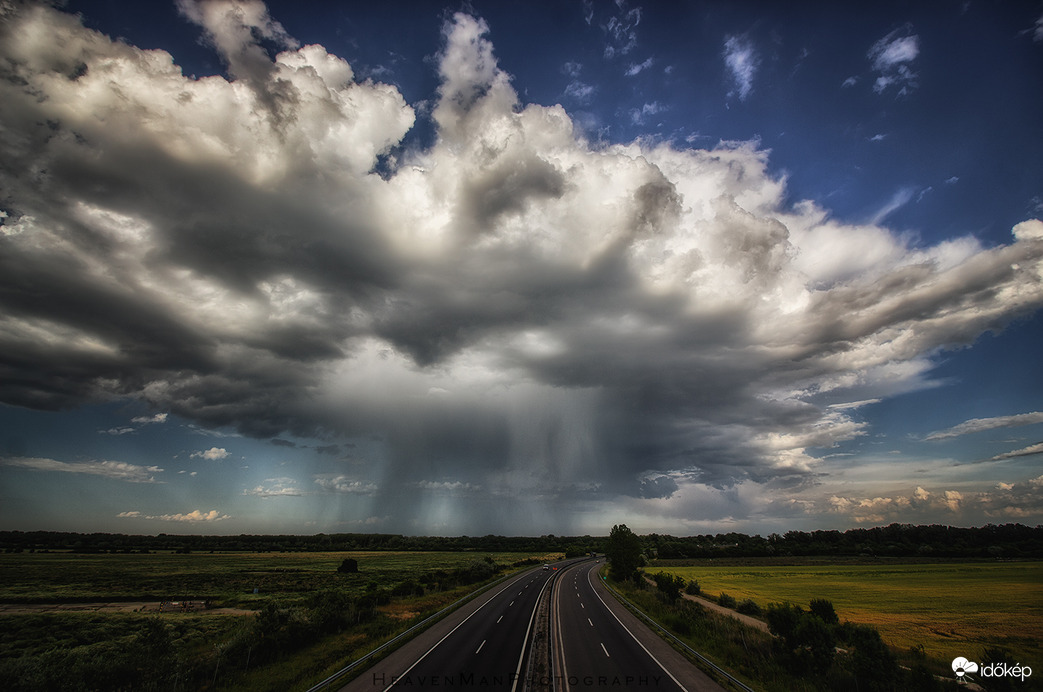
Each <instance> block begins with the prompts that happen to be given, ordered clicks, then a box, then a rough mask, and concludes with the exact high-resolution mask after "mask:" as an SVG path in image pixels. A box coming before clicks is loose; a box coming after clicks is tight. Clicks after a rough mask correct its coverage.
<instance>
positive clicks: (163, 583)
mask: <svg viewBox="0 0 1043 692" xmlns="http://www.w3.org/2000/svg"><path fill="white" fill-rule="evenodd" d="M346 557H352V558H354V559H356V560H358V563H359V574H355V575H341V574H338V573H337V567H338V566H339V565H340V564H341V561H342V560H344V558H346ZM486 557H489V558H491V559H492V560H493V561H494V562H496V563H498V564H501V565H509V564H512V563H514V562H516V561H519V560H522V559H524V558H526V557H529V556H528V555H523V554H519V553H474V552H430V553H427V552H424V553H420V552H383V551H374V552H352V553H345V552H337V553H190V554H187V555H186V554H176V553H150V554H115V555H112V554H103V555H91V554H76V553H15V554H0V603H54V602H67V601H107V600H124V601H138V600H140V601H148V600H167V599H182V598H198V599H205V598H208V599H211V600H212V601H214V602H215V604H216V605H223V606H234V607H240V608H250V607H252V606H255V605H256V604H257V603H259V602H263V601H266V600H268V599H271V598H276V599H279V600H280V601H283V600H294V599H297V598H301V597H304V596H305V595H307V594H309V593H313V592H315V591H318V590H321V589H326V588H330V587H337V588H344V589H347V590H348V591H349V592H356V591H357V592H359V593H361V592H362V591H364V590H365V589H366V588H367V587H368V586H369V584H370V583H373V584H375V585H377V586H380V587H391V586H393V585H394V584H396V583H399V582H402V581H406V580H409V579H419V578H421V577H422V576H423V575H425V574H431V573H433V572H437V571H438V570H445V571H450V570H453V569H457V568H461V567H465V566H467V565H468V564H470V563H471V562H474V561H475V560H482V559H485V558H486ZM254 589H257V591H258V593H257V594H256V595H255V594H254Z"/></svg>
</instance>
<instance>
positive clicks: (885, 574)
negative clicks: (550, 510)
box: [647, 560, 1043, 671]
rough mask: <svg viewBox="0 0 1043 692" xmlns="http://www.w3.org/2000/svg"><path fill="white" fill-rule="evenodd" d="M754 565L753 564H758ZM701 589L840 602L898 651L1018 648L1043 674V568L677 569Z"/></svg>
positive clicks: (674, 570)
mask: <svg viewBox="0 0 1043 692" xmlns="http://www.w3.org/2000/svg"><path fill="white" fill-rule="evenodd" d="M751 563H752V564H751ZM660 570H662V571H665V572H668V573H670V574H675V575H679V576H681V577H683V578H684V579H685V580H686V581H691V580H695V581H698V582H699V586H700V587H701V589H702V592H703V594H704V595H708V596H710V597H716V596H717V595H718V594H719V593H721V592H725V593H728V594H729V595H731V596H734V597H735V598H736V599H737V600H739V601H742V600H744V599H751V600H753V601H754V602H755V603H757V604H758V605H760V606H761V607H764V606H766V605H768V604H769V603H773V602H775V603H784V602H789V603H794V604H797V605H801V606H803V607H805V608H806V607H807V605H808V603H809V601H810V600H811V599H812V598H824V599H827V600H829V601H832V603H833V605H834V607H835V609H836V611H837V614H838V615H839V616H840V619H841V620H842V621H843V620H850V621H852V622H857V623H862V624H867V625H872V626H873V627H875V628H877V629H878V630H879V631H880V634H881V635H882V636H883V638H884V640H885V641H886V642H887V643H888V644H890V645H891V646H892V647H895V648H897V649H902V650H904V649H908V648H912V647H918V646H923V648H924V651H925V653H926V654H927V655H928V656H929V657H931V658H935V659H939V660H951V659H953V658H955V657H956V656H966V657H968V658H971V659H972V660H973V659H974V657H976V656H978V655H979V654H980V653H981V651H982V649H983V647H986V646H1001V647H1004V648H1006V649H1009V650H1010V651H1011V653H1012V654H1013V655H1014V658H1015V659H1018V660H1020V661H1021V662H1022V663H1024V664H1026V665H1030V666H1032V667H1033V668H1034V669H1037V670H1041V671H1043V655H1041V651H1040V646H1041V644H1043V562H980V563H979V562H935V563H925V564H907V563H906V564H903V563H874V564H840V565H829V564H808V565H792V564H782V563H780V562H772V561H770V560H764V561H756V562H754V561H747V564H741V565H740V564H721V563H720V562H719V561H714V562H711V561H706V563H705V564H698V565H694V566H684V567H681V566H670V565H669V564H668V562H667V561H663V562H662V564H661V565H657V566H653V567H650V568H648V569H647V571H648V572H649V573H655V572H658V571H660Z"/></svg>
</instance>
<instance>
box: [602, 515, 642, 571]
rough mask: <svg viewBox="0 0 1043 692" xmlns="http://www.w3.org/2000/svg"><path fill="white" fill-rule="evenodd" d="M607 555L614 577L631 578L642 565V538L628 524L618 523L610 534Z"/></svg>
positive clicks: (606, 546) (606, 548)
mask: <svg viewBox="0 0 1043 692" xmlns="http://www.w3.org/2000/svg"><path fill="white" fill-rule="evenodd" d="M605 557H607V558H608V561H609V565H610V567H611V571H612V578H613V579H616V580H617V581H623V580H626V579H631V578H633V577H634V576H635V575H636V574H637V568H638V567H640V566H641V539H639V538H638V537H637V535H636V534H635V533H634V532H633V531H631V530H630V529H629V528H627V525H626V524H617V525H615V526H613V527H612V531H611V533H609V535H608V543H607V544H606V545H605Z"/></svg>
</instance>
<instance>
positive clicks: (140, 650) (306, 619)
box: [0, 552, 560, 692]
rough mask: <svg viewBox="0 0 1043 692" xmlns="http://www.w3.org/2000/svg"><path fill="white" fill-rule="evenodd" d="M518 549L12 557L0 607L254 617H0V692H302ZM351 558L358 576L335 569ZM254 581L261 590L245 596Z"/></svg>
mask: <svg viewBox="0 0 1043 692" xmlns="http://www.w3.org/2000/svg"><path fill="white" fill-rule="evenodd" d="M558 557H560V554H557V555H543V554H541V555H529V556H526V555H524V554H517V553H492V554H482V553H397V552H395V553H390V552H385V553H376V552H368V553H350V554H346V553H318V554H315V553H312V554H231V555H222V554H213V555H211V554H199V555H194V554H187V555H186V554H148V555H146V554H138V555H122V554H121V555H74V554H58V553H49V554H48V553H44V554H35V555H29V554H20V555H4V556H0V577H2V578H0V584H2V586H0V602H4V603H6V604H8V605H6V606H4V607H5V608H7V609H8V612H11V609H12V608H13V606H11V605H10V604H11V603H12V602H13V601H20V602H27V603H28V602H31V603H37V604H39V603H44V602H50V603H57V602H59V601H61V600H62V599H63V598H64V599H66V600H67V601H68V599H70V598H71V599H72V600H73V601H74V602H75V601H89V602H91V603H101V602H108V601H113V600H115V601H119V600H127V599H130V600H135V601H137V600H142V601H147V600H152V599H155V600H166V599H171V598H184V599H193V600H199V601H208V602H209V603H210V604H211V605H212V606H218V607H221V606H228V605H234V606H238V607H240V608H246V609H249V610H250V611H253V612H254V613H255V614H253V615H221V614H216V613H209V612H207V611H202V612H194V613H180V612H170V613H164V614H161V615H156V614H143V613H134V612H131V613H118V612H96V611H90V610H86V611H80V612H46V613H17V610H15V613H14V614H6V615H0V689H3V690H5V691H12V692H16V691H21V690H25V691H35V690H57V689H60V690H116V689H127V690H130V689H133V690H157V691H159V690H172V691H173V690H197V689H224V690H237V689H243V690H247V689H249V690H288V689H303V688H306V687H307V686H308V685H309V684H311V683H314V682H316V681H317V680H321V679H322V678H323V677H325V676H326V675H328V674H330V673H332V672H334V671H336V670H338V669H339V668H341V667H342V666H343V665H344V664H345V663H347V662H350V661H351V660H353V658H355V657H358V656H361V655H364V654H366V653H368V652H369V651H371V650H372V649H374V648H375V647H376V646H379V645H380V644H381V643H383V642H385V641H387V640H388V639H390V638H392V637H394V636H395V635H397V634H398V633H400V632H402V631H404V630H406V629H408V628H409V627H410V626H411V625H412V624H414V623H416V622H418V621H419V620H421V619H423V618H424V617H427V616H428V615H431V614H433V613H435V612H437V611H438V610H440V609H441V608H443V607H444V606H446V605H448V604H450V603H452V602H453V601H455V600H457V599H459V598H461V597H462V596H464V595H466V594H467V593H469V592H470V591H472V590H474V589H475V588H477V587H478V586H480V585H481V584H483V583H486V582H489V581H491V580H493V579H495V578H497V577H498V576H501V575H502V574H504V573H505V572H507V571H511V570H514V569H521V568H524V567H527V566H531V565H536V564H540V563H541V562H543V561H545V560H547V559H551V558H558ZM349 560H354V561H355V563H356V565H355V566H356V567H357V569H358V571H357V572H353V571H351V570H349V569H346V570H342V569H341V568H342V567H344V566H345V563H346V562H348V561H349ZM254 589H257V593H254Z"/></svg>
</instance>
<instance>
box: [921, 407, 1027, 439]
mask: <svg viewBox="0 0 1043 692" xmlns="http://www.w3.org/2000/svg"><path fill="white" fill-rule="evenodd" d="M1036 423H1043V411H1032V412H1031V413H1018V414H1015V415H1013V416H996V417H994V418H972V419H970V420H966V421H964V422H962V423H960V424H959V425H955V426H953V427H951V428H947V429H945V430H936V431H935V432H932V433H929V434H928V435H927V436H926V437H924V439H925V440H944V439H946V438H950V437H959V436H960V435H970V434H973V433H978V432H983V431H985V430H994V429H996V428H1012V427H1017V426H1021V425H1035V424H1036Z"/></svg>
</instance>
